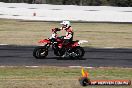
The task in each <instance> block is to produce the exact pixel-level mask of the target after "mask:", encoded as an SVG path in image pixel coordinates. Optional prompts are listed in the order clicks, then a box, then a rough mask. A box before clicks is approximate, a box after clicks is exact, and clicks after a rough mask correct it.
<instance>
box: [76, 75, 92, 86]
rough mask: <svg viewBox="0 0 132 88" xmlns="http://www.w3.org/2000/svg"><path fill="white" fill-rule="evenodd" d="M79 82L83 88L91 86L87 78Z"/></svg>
mask: <svg viewBox="0 0 132 88" xmlns="http://www.w3.org/2000/svg"><path fill="white" fill-rule="evenodd" d="M79 82H80V84H81V85H82V86H88V85H90V84H91V82H90V80H89V79H88V78H87V77H82V78H80V79H79Z"/></svg>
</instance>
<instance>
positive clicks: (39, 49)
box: [33, 46, 48, 59]
mask: <svg viewBox="0 0 132 88" xmlns="http://www.w3.org/2000/svg"><path fill="white" fill-rule="evenodd" d="M42 53H43V54H42ZM47 55H48V50H47V49H46V48H45V47H44V46H38V47H36V48H35V49H34V50H33V56H34V57H35V58H36V59H44V58H45V57H46V56H47Z"/></svg>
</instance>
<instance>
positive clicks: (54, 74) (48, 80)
mask: <svg viewBox="0 0 132 88" xmlns="http://www.w3.org/2000/svg"><path fill="white" fill-rule="evenodd" d="M85 70H87V71H88V72H89V74H90V79H91V80H95V79H129V80H132V74H131V73H132V69H131V68H110V67H109V68H91V69H90V68H89V69H85ZM80 76H81V69H80V68H66V67H36V68H32V67H0V88H82V86H81V85H80V84H79V82H78V78H79V77H80ZM131 87H132V86H87V87H86V88H131Z"/></svg>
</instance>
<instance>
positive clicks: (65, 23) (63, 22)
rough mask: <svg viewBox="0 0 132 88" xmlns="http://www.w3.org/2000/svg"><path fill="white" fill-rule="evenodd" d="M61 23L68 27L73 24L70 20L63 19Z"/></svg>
mask: <svg viewBox="0 0 132 88" xmlns="http://www.w3.org/2000/svg"><path fill="white" fill-rule="evenodd" d="M60 24H62V25H64V26H66V27H69V26H70V25H71V24H70V21H66V20H65V21H62V22H61V23H60Z"/></svg>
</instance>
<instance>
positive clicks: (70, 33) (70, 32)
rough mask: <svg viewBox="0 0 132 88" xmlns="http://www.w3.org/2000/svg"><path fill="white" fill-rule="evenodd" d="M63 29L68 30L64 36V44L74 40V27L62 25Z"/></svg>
mask: <svg viewBox="0 0 132 88" xmlns="http://www.w3.org/2000/svg"><path fill="white" fill-rule="evenodd" d="M60 29H61V30H66V35H65V36H64V42H63V46H65V45H67V44H68V43H70V42H72V41H73V34H74V32H73V30H72V27H71V26H69V27H67V28H64V27H61V28H60Z"/></svg>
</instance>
